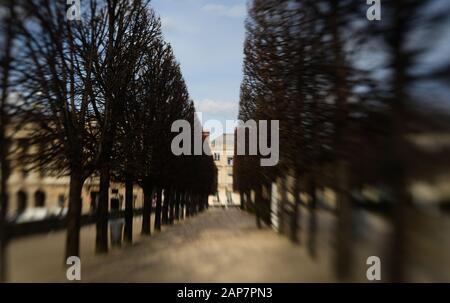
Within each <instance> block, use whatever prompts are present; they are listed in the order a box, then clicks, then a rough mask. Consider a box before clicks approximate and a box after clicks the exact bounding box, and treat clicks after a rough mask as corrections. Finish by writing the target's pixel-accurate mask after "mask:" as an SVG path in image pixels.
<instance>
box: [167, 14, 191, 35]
mask: <svg viewBox="0 0 450 303" xmlns="http://www.w3.org/2000/svg"><path fill="white" fill-rule="evenodd" d="M161 27H162V29H163V31H164V32H165V33H174V32H179V33H185V34H186V33H187V34H193V33H196V32H197V28H195V27H194V26H192V25H186V24H184V23H183V24H181V23H180V22H178V21H177V20H175V19H173V18H171V17H168V16H162V17H161Z"/></svg>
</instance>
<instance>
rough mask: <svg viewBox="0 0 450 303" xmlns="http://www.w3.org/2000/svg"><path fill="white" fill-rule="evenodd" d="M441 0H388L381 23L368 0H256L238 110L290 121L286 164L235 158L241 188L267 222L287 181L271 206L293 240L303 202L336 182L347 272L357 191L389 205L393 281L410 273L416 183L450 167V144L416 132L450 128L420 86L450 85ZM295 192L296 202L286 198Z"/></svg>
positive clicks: (310, 204) (284, 136) (283, 127)
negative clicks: (370, 13)
mask: <svg viewBox="0 0 450 303" xmlns="http://www.w3.org/2000/svg"><path fill="white" fill-rule="evenodd" d="M438 2H439V1H415V0H401V1H383V2H382V20H381V21H374V22H370V21H368V20H367V19H366V11H367V9H368V6H367V5H366V3H365V1H353V0H344V1H342V0H319V1H317V0H315V1H309V0H281V1H280V0H277V1H271V0H253V1H251V2H250V4H249V17H248V19H247V21H246V31H247V35H246V41H245V50H244V54H245V59H244V78H243V82H242V86H241V98H240V111H239V119H240V120H243V121H247V120H250V119H254V120H256V121H259V120H279V121H280V127H279V136H280V138H279V141H280V163H279V164H278V165H277V166H276V167H261V166H260V165H259V159H260V158H261V155H259V156H236V159H235V168H234V169H235V173H234V178H235V179H234V182H235V189H236V190H238V191H239V192H241V197H242V199H241V200H243V201H244V205H243V207H247V206H248V207H249V208H251V209H252V211H254V212H255V213H256V217H257V223H258V225H260V224H261V222H260V219H262V220H264V221H266V222H267V223H269V224H270V223H271V214H270V212H271V206H270V200H269V198H268V195H267V191H270V190H271V184H272V183H273V182H278V185H279V192H280V195H281V197H280V200H281V205H280V208H279V209H278V210H273V209H272V212H278V214H279V225H280V229H282V230H283V229H292V230H293V233H294V235H293V237H294V238H296V237H297V236H298V235H297V227H298V224H299V223H298V222H297V221H298V218H300V212H301V207H300V205H303V206H305V207H306V209H308V211H309V212H310V213H311V214H312V215H314V210H315V209H316V207H318V197H317V190H318V189H323V188H325V187H327V188H331V189H333V192H334V193H335V195H336V202H337V208H336V214H337V226H336V229H335V230H336V239H337V246H336V259H335V262H334V263H335V266H336V273H337V274H338V276H339V277H346V276H348V275H349V272H350V270H351V266H350V262H351V260H352V258H351V256H352V249H351V246H352V244H351V240H352V236H351V234H352V216H353V215H354V214H353V213H354V211H353V210H354V206H355V201H356V200H358V198H355V197H362V196H363V192H364V189H365V188H368V187H371V188H375V189H376V190H377V192H378V193H379V199H378V200H377V202H380V204H379V205H381V204H383V205H388V207H389V209H391V212H390V215H391V218H392V225H393V227H394V236H393V243H392V247H391V255H390V256H391V258H390V259H391V262H390V264H391V265H392V266H390V269H391V271H392V272H391V275H392V279H393V280H396V281H400V280H402V279H403V278H404V276H403V273H404V270H403V268H402V264H403V262H402V260H401V259H402V257H403V256H404V254H405V251H404V245H403V244H404V241H405V230H404V229H405V228H404V223H405V221H404V220H405V219H404V218H405V210H406V209H407V208H410V207H411V205H412V203H413V198H412V194H411V192H410V190H409V187H408V186H409V185H410V184H411V183H412V182H414V181H415V180H427V182H428V181H430V180H433V178H435V177H436V176H438V175H440V174H442V173H445V171H444V170H445V169H444V168H443V167H446V168H448V163H447V161H445V160H444V158H445V156H444V155H443V154H442V153H441V151H440V152H439V153H430V152H429V151H427V152H426V151H424V150H420V148H418V147H417V145H415V144H414V142H412V141H411V140H409V139H410V138H411V137H412V136H416V135H419V134H423V133H427V132H430V131H434V132H437V133H440V132H447V131H448V130H449V127H448V123H446V122H445V121H448V111H447V113H445V112H443V111H440V110H436V108H437V106H436V105H440V103H441V104H442V103H443V102H444V101H445V100H443V99H440V100H439V99H438V100H437V99H435V98H434V97H430V96H429V95H428V94H427V93H426V92H424V91H421V89H420V87H421V85H427V84H430V83H433V85H436V86H435V88H436V87H437V89H438V90H441V91H447V92H448V73H447V72H448V67H449V66H450V65H449V63H450V61H449V60H448V56H446V58H443V57H441V58H443V59H442V60H440V61H438V60H437V59H434V61H433V59H430V58H433V55H431V54H432V53H433V52H438V53H440V54H443V53H444V52H445V50H444V49H443V48H442V46H439V44H438V43H435V42H436V41H442V39H444V38H443V33H444V32H445V29H444V28H445V25H446V24H447V25H448V12H449V7H448V5H445V4H444V3H443V2H441V3H440V4H439V3H438ZM422 30H423V32H421V31H422ZM414 36H415V38H413V37H414ZM434 58H436V57H434ZM426 60H431V61H426ZM424 62H428V64H425V63H424ZM429 62H432V64H430V63H429ZM438 63H439V64H438ZM446 74H447V75H446ZM446 81H447V82H446ZM422 90H423V88H422ZM427 102H428V103H427ZM443 121H444V123H443ZM269 133H270V132H269ZM418 162H419V163H420V162H424V165H422V166H420V165H418ZM444 164H445V165H444ZM419 166H420V168H419ZM288 176H289V178H288ZM288 179H289V180H291V181H292V180H294V181H293V182H291V181H289V180H288ZM288 193H292V195H293V200H294V201H295V202H294V203H288V202H287V201H288V197H287V195H288ZM300 193H305V194H306V196H303V195H300ZM252 196H253V197H252ZM252 200H253V201H254V203H252ZM362 200H363V199H359V202H362ZM245 201H250V203H249V204H247V205H246V204H245ZM416 202H417V201H416ZM285 213H289V214H290V215H291V216H292V217H293V218H295V219H294V222H289V220H288V218H287V217H286V216H285ZM313 229H314V228H312V230H313ZM284 232H287V231H286V230H284ZM297 240H298V239H297Z"/></svg>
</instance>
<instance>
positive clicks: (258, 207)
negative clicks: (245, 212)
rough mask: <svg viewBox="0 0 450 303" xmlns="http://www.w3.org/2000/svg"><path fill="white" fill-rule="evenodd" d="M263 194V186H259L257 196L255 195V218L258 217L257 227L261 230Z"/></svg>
mask: <svg viewBox="0 0 450 303" xmlns="http://www.w3.org/2000/svg"><path fill="white" fill-rule="evenodd" d="M261 200H262V192H261V184H258V185H257V188H256V195H255V217H256V226H257V227H258V228H261V227H262V225H261V203H262V201H261Z"/></svg>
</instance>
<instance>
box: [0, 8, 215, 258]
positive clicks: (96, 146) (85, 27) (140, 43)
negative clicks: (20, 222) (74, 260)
mask: <svg viewBox="0 0 450 303" xmlns="http://www.w3.org/2000/svg"><path fill="white" fill-rule="evenodd" d="M149 2H150V1H147V0H136V1H126V0H88V1H82V6H81V20H79V21H69V20H68V19H67V15H66V13H67V9H68V6H67V4H66V3H65V1H47V0H20V1H12V0H11V1H10V0H5V1H2V6H1V13H2V18H4V19H3V20H2V32H1V33H2V44H3V43H4V45H2V51H4V53H2V70H1V72H2V75H1V76H2V78H1V80H2V89H1V92H2V103H1V104H2V108H1V110H2V111H1V114H2V115H1V117H2V124H1V126H2V127H1V130H2V132H1V133H0V135H2V137H1V139H2V141H1V142H2V144H1V146H2V154H1V156H2V159H1V160H2V187H1V189H2V208H1V209H2V218H3V219H2V220H4V216H5V213H6V209H7V201H6V200H7V199H6V198H5V192H6V179H7V176H8V172H9V171H10V169H9V168H8V167H7V165H8V150H7V148H5V147H6V146H7V145H8V141H11V138H6V137H5V129H6V125H7V123H6V122H9V125H8V127H12V126H18V127H19V128H20V127H23V126H25V125H32V127H30V128H29V129H28V128H27V132H28V135H27V145H29V146H35V147H36V148H33V149H32V150H31V152H28V153H27V155H26V156H24V157H23V158H21V159H20V161H21V163H26V164H27V165H29V167H30V168H31V169H40V170H45V172H46V173H47V174H54V175H58V176H61V175H67V176H69V177H70V190H69V199H68V200H69V201H68V208H69V209H68V215H67V241H66V250H65V254H66V257H69V256H79V242H80V240H79V237H80V217H81V207H82V201H81V192H82V188H83V184H84V182H85V180H86V179H87V178H88V177H90V176H92V175H96V176H98V177H99V179H100V193H99V201H98V209H97V224H96V229H97V236H96V251H97V252H99V253H106V252H107V251H108V238H107V234H108V232H107V227H108V212H109V205H108V204H109V191H110V188H109V187H110V182H111V181H115V182H121V183H124V184H125V187H126V194H125V235H124V236H125V241H126V242H131V241H132V235H133V231H132V227H133V224H132V223H133V222H132V221H133V185H135V184H137V185H139V186H141V187H142V189H143V192H144V204H143V221H142V234H145V235H149V234H150V231H151V228H150V226H151V223H152V222H151V221H150V218H151V216H150V215H151V211H152V200H153V196H154V195H155V196H156V209H155V222H154V226H155V230H161V225H162V224H169V223H173V222H174V220H177V219H180V218H181V217H183V216H184V214H186V215H187V216H189V215H193V214H195V213H197V212H198V211H201V210H202V209H204V208H205V207H207V196H208V195H209V194H210V193H212V192H214V191H215V187H216V167H215V164H214V161H213V159H212V157H210V156H207V155H203V156H198V157H188V156H183V157H175V156H174V155H173V154H172V152H171V149H170V147H171V141H172V139H173V137H174V136H175V134H173V133H171V124H172V122H173V121H175V120H179V119H183V120H187V121H189V123H191V125H193V124H194V123H195V121H196V114H195V108H194V104H193V101H192V100H191V99H190V98H189V93H188V90H187V87H186V83H185V81H184V79H183V76H182V73H181V70H180V66H179V63H178V62H177V60H176V58H175V56H174V53H173V50H172V47H171V45H170V44H169V43H167V42H165V41H164V37H163V35H162V32H161V21H160V18H159V17H158V16H157V14H156V13H155V12H154V10H153V9H152V8H151V6H150V4H149ZM3 41H6V42H3ZM12 92H14V95H19V96H20V98H19V99H17V100H15V102H8V101H7V99H8V95H9V96H11V95H12ZM10 99H11V98H10ZM6 107H9V108H6ZM4 119H5V120H4ZM6 120H7V121H6ZM12 120H14V121H12ZM3 166H4V167H3ZM163 197H164V199H163ZM0 229H2V228H0ZM4 241H5V238H3V239H2V241H1V243H4Z"/></svg>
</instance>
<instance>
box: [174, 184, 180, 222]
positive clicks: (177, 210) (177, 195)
mask: <svg viewBox="0 0 450 303" xmlns="http://www.w3.org/2000/svg"><path fill="white" fill-rule="evenodd" d="M180 195H181V193H180V192H179V191H176V192H175V220H177V221H178V220H180Z"/></svg>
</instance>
